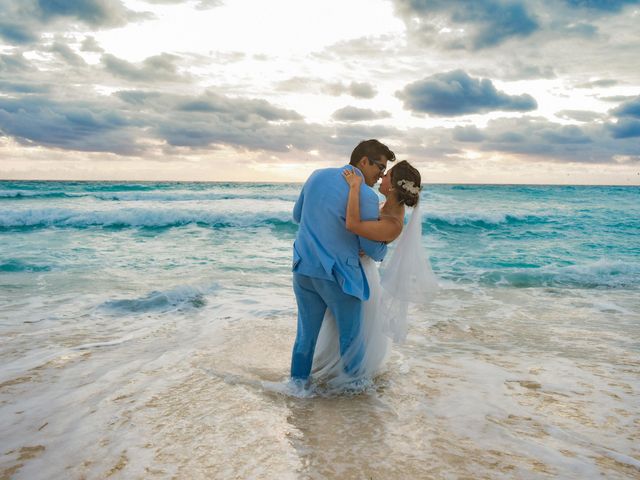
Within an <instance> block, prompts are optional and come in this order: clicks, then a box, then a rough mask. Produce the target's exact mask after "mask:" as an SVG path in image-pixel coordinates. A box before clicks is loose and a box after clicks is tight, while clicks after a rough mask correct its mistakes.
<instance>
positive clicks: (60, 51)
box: [0, 0, 640, 185]
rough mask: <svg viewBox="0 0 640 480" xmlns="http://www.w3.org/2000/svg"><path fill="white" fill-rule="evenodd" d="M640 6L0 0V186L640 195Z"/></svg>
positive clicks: (573, 0) (612, 1)
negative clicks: (365, 157)
mask: <svg viewBox="0 0 640 480" xmlns="http://www.w3.org/2000/svg"><path fill="white" fill-rule="evenodd" d="M638 25H640V1H634V0H626V1H625V0H531V1H524V0H477V1H466V0H448V1H445V0H366V1H365V0H350V1H343V0H340V1H338V0H323V1H322V2H310V1H300V0H297V1H296V0H270V1H258V0H193V1H179V0H144V1H143V0H139V1H133V0H132V1H129V0H122V1H121V0H84V1H83V0H64V1H62V0H20V1H16V0H0V178H4V179H114V180H157V179H163V180H211V181H216V180H248V181H301V180H304V178H305V177H306V176H307V175H308V174H309V173H310V172H311V171H312V170H314V169H316V168H319V167H326V166H337V165H341V164H344V163H347V162H348V157H349V155H350V153H351V150H352V149H353V147H354V146H355V145H356V144H357V143H358V142H359V141H360V140H363V139H367V138H378V139H380V140H382V141H384V142H385V143H387V144H388V145H389V146H390V147H391V149H392V150H394V151H395V152H396V154H397V157H398V158H399V159H407V160H409V161H411V162H413V163H415V164H417V166H418V167H419V168H420V170H421V172H422V173H423V175H424V177H425V180H426V181H427V182H433V183H438V182H449V183H467V182H471V183H577V184H582V183H593V184H633V185H638V184H640V54H639V53H638V52H640V28H638Z"/></svg>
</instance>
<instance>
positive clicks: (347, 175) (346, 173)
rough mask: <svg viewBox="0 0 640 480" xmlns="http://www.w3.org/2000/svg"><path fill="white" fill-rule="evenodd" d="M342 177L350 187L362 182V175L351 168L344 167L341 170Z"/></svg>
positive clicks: (357, 185)
mask: <svg viewBox="0 0 640 480" xmlns="http://www.w3.org/2000/svg"><path fill="white" fill-rule="evenodd" d="M342 177H343V178H344V179H345V181H346V182H347V183H348V184H349V186H350V187H359V186H360V184H361V183H362V177H361V176H360V175H358V174H357V173H356V172H354V171H353V169H349V168H345V169H344V170H343V171H342Z"/></svg>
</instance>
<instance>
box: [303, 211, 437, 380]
mask: <svg viewBox="0 0 640 480" xmlns="http://www.w3.org/2000/svg"><path fill="white" fill-rule="evenodd" d="M421 234H422V218H421V215H420V204H418V205H417V206H416V207H415V208H414V209H413V213H412V214H411V218H410V219H409V223H408V224H407V225H406V226H405V227H404V229H403V231H402V233H401V234H400V236H399V237H398V240H397V242H396V244H395V249H394V251H393V252H392V253H391V254H390V255H389V256H388V257H389V259H388V261H386V262H384V263H383V266H382V267H381V268H382V275H380V274H379V273H378V267H377V266H376V264H375V262H374V261H373V260H372V259H371V258H369V257H362V258H361V263H362V268H363V270H364V273H365V275H366V277H367V282H368V283H369V291H370V293H369V299H368V300H366V301H364V302H363V305H362V307H363V308H362V328H361V330H360V334H359V336H358V337H357V338H356V339H355V341H354V342H353V343H352V344H351V346H350V347H349V350H348V351H347V352H345V354H344V355H340V350H339V342H338V329H337V327H336V322H335V320H334V317H333V315H332V314H331V312H330V311H329V310H328V309H327V312H326V314H325V317H324V320H323V322H322V328H321V329H320V335H319V337H318V342H317V344H316V349H315V353H314V356H313V368H312V379H313V382H314V383H315V384H317V385H319V386H322V387H323V388H326V389H327V390H328V391H342V390H345V389H349V388H354V387H355V388H360V387H364V386H367V384H368V383H369V382H371V381H372V379H373V378H374V377H375V375H376V374H378V373H380V372H381V370H382V367H383V366H384V363H385V361H386V360H387V358H388V356H389V353H390V347H391V340H392V339H393V341H395V342H398V343H400V342H403V341H404V339H405V337H406V335H407V326H408V325H407V309H408V307H409V303H410V302H412V303H426V302H428V301H430V300H431V299H432V298H433V297H434V295H435V294H436V292H437V290H438V283H437V278H436V276H435V275H434V274H433V271H432V269H431V265H430V263H429V260H428V258H427V257H426V255H425V252H424V249H423V247H422V244H421ZM356 357H361V358H362V360H361V361H360V362H358V361H357V360H356V361H354V359H355V358H356ZM345 364H347V365H354V364H356V365H358V367H357V368H356V369H355V371H351V372H349V373H346V372H345V369H344V365H345Z"/></svg>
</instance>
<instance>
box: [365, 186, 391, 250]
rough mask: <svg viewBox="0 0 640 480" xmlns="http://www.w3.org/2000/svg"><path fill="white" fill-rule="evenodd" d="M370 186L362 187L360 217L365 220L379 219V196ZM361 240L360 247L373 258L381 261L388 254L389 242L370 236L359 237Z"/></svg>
mask: <svg viewBox="0 0 640 480" xmlns="http://www.w3.org/2000/svg"><path fill="white" fill-rule="evenodd" d="M367 188H368V187H366V186H364V185H363V186H362V187H360V219H361V220H362V221H363V222H365V221H368V220H378V216H379V213H380V211H379V209H378V196H377V195H376V194H375V193H373V191H371V190H369V191H368V190H367ZM358 241H359V242H360V249H361V250H364V253H366V254H367V255H369V256H370V257H371V258H373V259H374V260H375V261H376V262H381V261H382V260H383V259H384V256H385V255H386V254H387V244H386V243H384V242H376V241H374V240H369V239H368V238H364V237H358Z"/></svg>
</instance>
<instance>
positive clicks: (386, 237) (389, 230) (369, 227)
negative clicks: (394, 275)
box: [342, 170, 402, 242]
mask: <svg viewBox="0 0 640 480" xmlns="http://www.w3.org/2000/svg"><path fill="white" fill-rule="evenodd" d="M342 174H343V176H344V178H345V180H346V181H347V183H348V184H349V198H348V200H347V215H346V224H347V230H349V231H350V232H352V233H355V234H356V235H359V236H361V237H364V238H368V239H369V240H374V241H376V242H391V241H393V240H395V239H396V238H397V237H398V235H400V232H401V231H402V226H401V225H400V224H398V223H397V222H395V221H393V220H391V219H388V218H382V219H380V220H371V221H366V222H363V221H361V220H360V186H361V184H362V177H360V176H359V175H357V174H356V173H354V172H352V171H351V170H345V171H344V172H342Z"/></svg>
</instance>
